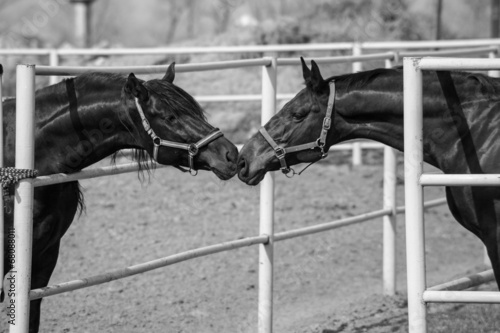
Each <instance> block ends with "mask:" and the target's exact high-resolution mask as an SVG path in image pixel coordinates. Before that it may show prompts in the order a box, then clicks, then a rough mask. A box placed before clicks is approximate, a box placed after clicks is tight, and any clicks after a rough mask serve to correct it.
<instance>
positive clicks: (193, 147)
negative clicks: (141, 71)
mask: <svg viewBox="0 0 500 333" xmlns="http://www.w3.org/2000/svg"><path fill="white" fill-rule="evenodd" d="M135 106H136V107H137V111H139V115H140V116H141V121H142V127H144V130H145V131H146V132H147V133H148V134H149V136H150V137H151V139H153V159H154V160H155V161H158V150H159V148H160V146H164V147H171V148H177V149H184V150H187V152H188V157H189V170H184V169H182V168H180V167H179V169H180V170H182V171H184V172H186V171H189V173H190V174H191V176H196V175H197V174H198V170H196V169H195V168H194V157H195V156H196V155H197V154H198V152H199V151H200V148H202V147H204V146H206V145H208V144H209V143H210V142H212V141H214V140H215V139H217V138H219V137H221V136H223V135H224V134H222V132H221V131H220V130H219V129H218V128H216V129H215V131H214V132H212V133H211V134H209V135H207V136H206V137H204V138H203V139H201V140H200V141H198V142H196V143H180V142H174V141H168V140H163V139H162V138H160V137H159V136H158V135H156V133H155V131H153V128H152V127H151V125H150V124H149V121H148V120H147V119H146V116H145V115H144V111H143V110H142V107H141V105H140V104H139V100H138V99H137V97H136V98H135Z"/></svg>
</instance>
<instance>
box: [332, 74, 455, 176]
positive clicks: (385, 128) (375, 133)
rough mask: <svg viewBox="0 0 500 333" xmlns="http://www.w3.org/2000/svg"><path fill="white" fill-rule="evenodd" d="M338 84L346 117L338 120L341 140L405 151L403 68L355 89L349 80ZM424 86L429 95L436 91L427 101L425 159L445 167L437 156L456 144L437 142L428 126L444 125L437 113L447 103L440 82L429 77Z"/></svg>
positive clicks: (338, 104) (338, 101) (339, 108)
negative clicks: (355, 140)
mask: <svg viewBox="0 0 500 333" xmlns="http://www.w3.org/2000/svg"><path fill="white" fill-rule="evenodd" d="M354 75H356V74H354ZM337 87H338V92H337V98H336V104H335V109H336V112H337V115H338V116H339V117H340V118H341V119H342V120H343V121H341V122H339V121H336V122H337V123H339V124H340V126H339V129H338V132H339V138H338V140H339V141H345V140H350V139H361V138H362V139H370V140H374V141H378V142H381V143H384V144H386V145H388V146H390V147H393V148H395V149H397V150H399V151H403V148H404V122H403V114H404V107H403V76H402V73H401V72H400V71H395V70H387V71H385V72H384V71H383V72H381V73H380V74H379V75H378V76H377V77H375V78H374V79H373V80H371V81H370V82H369V83H366V84H364V85H361V86H359V87H355V88H352V89H349V88H347V89H346V83H342V81H340V82H339V83H338V84H337ZM424 87H426V89H425V90H427V92H426V95H427V96H428V95H429V94H431V95H432V94H434V96H432V98H429V99H426V102H425V104H424V160H425V161H426V162H427V163H430V164H432V165H434V166H436V167H438V168H442V167H443V166H442V165H439V162H438V159H436V158H435V157H436V156H440V154H442V152H443V151H446V150H447V149H449V147H450V145H452V144H453V143H452V142H443V141H441V142H439V143H440V144H439V145H437V144H436V142H435V140H433V133H426V129H432V128H442V126H440V125H438V124H436V121H439V119H441V118H442V117H438V116H436V115H440V114H443V112H445V110H444V108H443V105H446V104H445V103H444V101H443V98H442V97H441V96H440V95H437V93H440V90H439V89H440V87H439V86H438V82H431V81H430V80H429V77H425V78H424ZM434 97H435V98H434Z"/></svg>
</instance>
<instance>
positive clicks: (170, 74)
mask: <svg viewBox="0 0 500 333" xmlns="http://www.w3.org/2000/svg"><path fill="white" fill-rule="evenodd" d="M174 79H175V62H173V63H171V64H170V66H168V68H167V73H165V76H164V77H163V78H162V80H163V81H167V82H170V83H172V82H174Z"/></svg>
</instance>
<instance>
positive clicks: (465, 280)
mask: <svg viewBox="0 0 500 333" xmlns="http://www.w3.org/2000/svg"><path fill="white" fill-rule="evenodd" d="M491 281H495V275H494V274H493V270H492V269H490V270H487V271H484V272H479V273H476V274H472V275H468V276H464V277H462V278H460V279H456V280H453V281H449V282H446V283H442V284H438V285H436V286H434V287H431V288H428V289H427V290H430V291H440V290H464V289H468V288H472V287H476V286H479V285H480V284H483V283H487V282H491Z"/></svg>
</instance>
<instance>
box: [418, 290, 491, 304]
mask: <svg viewBox="0 0 500 333" xmlns="http://www.w3.org/2000/svg"><path fill="white" fill-rule="evenodd" d="M422 298H423V301H424V302H427V303H500V292H498V291H444V290H442V291H437V290H426V291H424V293H423V295H422Z"/></svg>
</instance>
